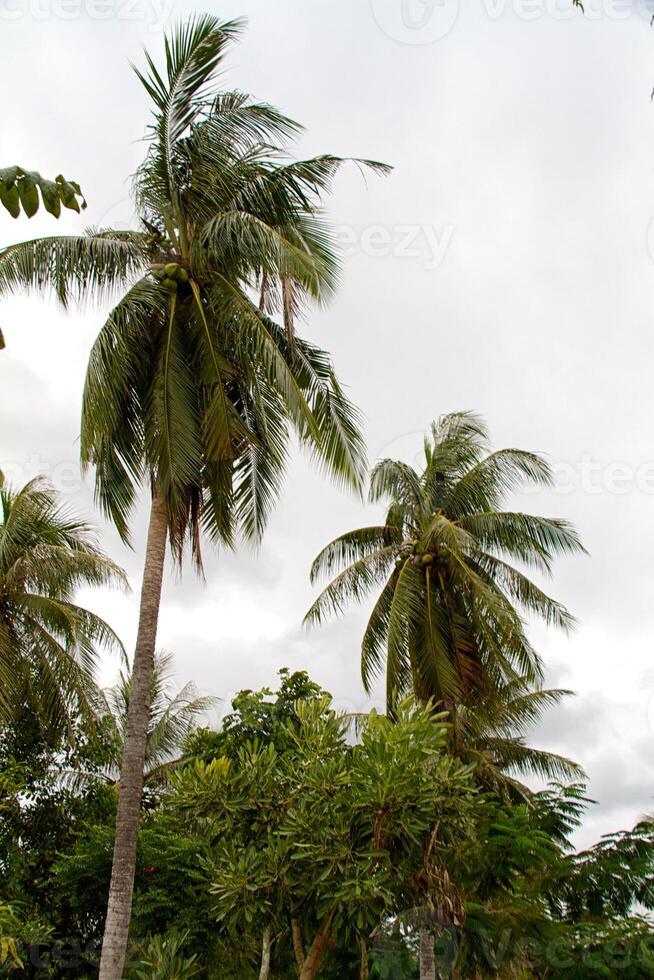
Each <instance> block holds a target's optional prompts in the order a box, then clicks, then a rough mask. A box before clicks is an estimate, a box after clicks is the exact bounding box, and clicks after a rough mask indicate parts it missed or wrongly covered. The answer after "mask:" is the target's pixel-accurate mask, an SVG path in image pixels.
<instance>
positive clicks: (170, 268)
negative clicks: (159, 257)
mask: <svg viewBox="0 0 654 980" xmlns="http://www.w3.org/2000/svg"><path fill="white" fill-rule="evenodd" d="M178 269H179V266H178V265H177V262H167V263H166V265H165V266H164V272H165V273H166V275H167V276H168V278H169V279H175V278H176V276H177V270H178Z"/></svg>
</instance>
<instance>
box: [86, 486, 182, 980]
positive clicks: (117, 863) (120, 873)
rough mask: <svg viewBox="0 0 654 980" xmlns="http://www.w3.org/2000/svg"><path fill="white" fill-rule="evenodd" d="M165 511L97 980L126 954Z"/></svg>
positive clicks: (153, 558)
mask: <svg viewBox="0 0 654 980" xmlns="http://www.w3.org/2000/svg"><path fill="white" fill-rule="evenodd" d="M167 533H168V509H167V506H166V503H165V501H163V500H161V499H160V498H158V497H156V496H153V498H152V506H151V509H150V526H149V528H148V541H147V545H146V550H145V566H144V569H143V582H142V585H141V605H140V610H139V625H138V632H137V635H136V648H135V650H134V664H133V666H132V681H131V692H130V698H129V707H128V711H127V721H126V724H125V739H124V744H123V759H122V765H121V769H120V785H119V794H118V813H117V815H116V842H115V844H114V856H113V865H112V868H111V885H110V886H109V903H108V906H107V920H106V923H105V927H104V938H103V942H102V956H101V959H100V977H99V980H121V978H122V976H123V968H124V966H125V956H126V953H127V938H128V934H129V922H130V918H131V914H132V892H133V890H134V873H135V870H136V843H137V838H138V829H139V818H140V815H141V798H142V795H143V768H144V764H145V744H146V738H147V732H148V723H149V720H150V690H151V686H152V673H153V669H154V649H155V644H156V641H157V623H158V620H159V603H160V601H161V583H162V579H163V570H164V561H165V557H166V536H167Z"/></svg>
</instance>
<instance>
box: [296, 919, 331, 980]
mask: <svg viewBox="0 0 654 980" xmlns="http://www.w3.org/2000/svg"><path fill="white" fill-rule="evenodd" d="M331 927H332V916H331V915H328V916H327V918H326V919H324V920H323V923H322V925H321V926H320V928H319V929H318V932H317V933H316V935H315V936H314V939H313V942H312V943H311V946H310V947H309V949H308V950H307V954H306V957H305V960H304V963H303V964H302V969H301V970H300V980H313V978H314V977H315V976H316V975H317V973H318V971H319V969H320V965H321V963H322V957H323V953H324V952H325V946H326V945H327V942H328V940H329V934H330V932H331Z"/></svg>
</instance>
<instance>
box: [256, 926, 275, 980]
mask: <svg viewBox="0 0 654 980" xmlns="http://www.w3.org/2000/svg"><path fill="white" fill-rule="evenodd" d="M271 948H272V940H271V938H270V926H266V928H265V929H264V930H263V939H262V942H261V969H260V971H259V980H268V976H269V974H270V952H271Z"/></svg>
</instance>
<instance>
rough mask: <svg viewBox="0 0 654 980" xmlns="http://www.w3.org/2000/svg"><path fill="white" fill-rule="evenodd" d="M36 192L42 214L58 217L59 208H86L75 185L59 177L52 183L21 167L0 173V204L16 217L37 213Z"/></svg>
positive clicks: (72, 209) (3, 170) (6, 168)
mask: <svg viewBox="0 0 654 980" xmlns="http://www.w3.org/2000/svg"><path fill="white" fill-rule="evenodd" d="M39 191H40V192H41V200H42V202H43V207H44V208H45V210H46V211H48V212H49V213H50V214H52V215H53V216H54V217H55V218H58V217H59V215H60V214H61V206H62V204H63V206H64V207H65V208H70V209H71V211H77V212H79V211H80V209H81V210H84V208H86V201H85V200H84V196H83V194H82V191H81V188H80V186H79V184H77V183H75V181H73V180H66V178H65V177H63V176H62V175H61V174H59V176H58V177H55V179H54V180H48V179H47V178H46V177H42V176H41V174H40V173H37V172H36V170H23V168H22V167H16V166H14V167H4V168H3V169H2V170H0V205H2V206H3V207H4V208H5V210H6V211H8V212H9V214H10V215H11V216H12V218H17V217H18V216H19V215H20V213H21V209H22V211H23V213H24V214H26V215H27V217H28V218H31V217H33V216H34V215H35V214H36V212H37V211H38V210H39Z"/></svg>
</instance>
